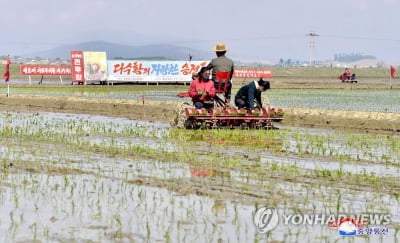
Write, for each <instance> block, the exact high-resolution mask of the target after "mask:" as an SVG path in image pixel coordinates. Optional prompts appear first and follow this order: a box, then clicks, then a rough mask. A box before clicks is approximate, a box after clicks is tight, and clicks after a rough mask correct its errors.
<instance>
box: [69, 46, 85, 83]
mask: <svg viewBox="0 0 400 243" xmlns="http://www.w3.org/2000/svg"><path fill="white" fill-rule="evenodd" d="M71 67H72V81H74V82H80V83H82V82H85V76H84V66H83V52H82V51H71Z"/></svg>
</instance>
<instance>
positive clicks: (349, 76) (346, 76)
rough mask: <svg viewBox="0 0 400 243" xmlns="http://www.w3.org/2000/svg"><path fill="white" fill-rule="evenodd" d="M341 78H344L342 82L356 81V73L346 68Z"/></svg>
mask: <svg viewBox="0 0 400 243" xmlns="http://www.w3.org/2000/svg"><path fill="white" fill-rule="evenodd" d="M339 79H340V80H342V82H356V81H355V80H356V74H355V73H353V74H352V73H351V72H350V70H349V69H348V68H345V69H344V73H343V74H342V75H340V76H339Z"/></svg>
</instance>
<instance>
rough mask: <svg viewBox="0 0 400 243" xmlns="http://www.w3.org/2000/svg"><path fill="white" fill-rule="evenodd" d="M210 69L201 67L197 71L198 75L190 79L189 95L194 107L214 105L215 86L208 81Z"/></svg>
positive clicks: (207, 107) (200, 107)
mask: <svg viewBox="0 0 400 243" xmlns="http://www.w3.org/2000/svg"><path fill="white" fill-rule="evenodd" d="M210 74H211V71H210V70H207V68H206V67H202V68H201V69H200V71H199V72H198V74H197V75H198V77H197V78H196V79H194V80H193V81H192V83H191V84H190V87H189V96H190V97H191V98H192V101H193V105H194V107H195V108H196V109H202V108H205V109H210V108H213V107H214V101H213V99H214V96H215V87H214V83H213V82H212V81H210V78H209V76H210Z"/></svg>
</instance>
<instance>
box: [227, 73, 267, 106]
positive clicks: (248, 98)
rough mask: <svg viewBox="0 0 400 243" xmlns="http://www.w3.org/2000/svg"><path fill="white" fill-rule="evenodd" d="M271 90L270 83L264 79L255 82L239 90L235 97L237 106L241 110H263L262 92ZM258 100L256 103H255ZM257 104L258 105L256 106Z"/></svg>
mask: <svg viewBox="0 0 400 243" xmlns="http://www.w3.org/2000/svg"><path fill="white" fill-rule="evenodd" d="M268 89H270V84H269V81H264V80H263V79H262V78H260V79H259V80H254V81H252V82H251V83H249V84H246V85H244V86H243V87H241V88H240V89H239V91H238V92H237V93H236V96H235V105H236V106H237V107H238V108H239V109H241V108H246V109H248V110H251V111H253V110H254V109H255V108H258V109H261V108H263V106H262V105H263V104H262V101H261V92H264V91H266V90H268ZM254 100H256V102H254ZM255 103H256V104H255Z"/></svg>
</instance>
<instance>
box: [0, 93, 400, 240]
mask: <svg viewBox="0 0 400 243" xmlns="http://www.w3.org/2000/svg"><path fill="white" fill-rule="evenodd" d="M186 89H187V87H184V86H165V87H164V86H157V87H155V86H153V87H145V86H114V87H104V86H42V87H39V86H37V85H36V86H32V87H30V86H26V85H19V86H18V85H16V86H14V87H12V88H11V96H12V95H15V96H21V97H24V95H26V96H28V95H29V96H33V97H34V96H47V97H57V98H60V97H65V98H66V97H77V98H86V99H88V100H93V101H94V102H96V101H99V102H100V101H104V100H111V101H117V100H119V101H120V100H124V101H126V100H128V101H141V100H142V99H143V97H144V99H145V101H146V102H150V101H167V102H169V103H168V104H171V103H174V102H175V103H179V102H182V100H179V99H178V98H176V93H177V92H180V91H183V90H186ZM0 92H1V93H4V92H5V87H4V86H1V87H0ZM267 94H268V99H269V101H270V102H271V104H273V105H274V106H276V107H284V108H311V109H314V108H315V109H321V110H327V111H329V110H331V109H335V110H343V111H350V112H358V111H366V112H369V111H371V112H381V113H390V114H392V113H393V114H398V113H400V111H399V108H398V105H397V104H399V95H398V90H397V89H360V88H355V89H349V88H337V89H334V88H332V89H331V88H329V89H320V88H318V89H299V88H277V89H273V90H270V91H268V92H267ZM2 99H4V98H2ZM0 103H4V101H3V100H1V101H0ZM82 107H84V104H82ZM40 109H41V108H40V107H39V108H37V109H31V107H27V108H26V109H25V110H21V109H18V110H15V111H13V110H10V109H7V110H6V109H4V110H2V111H0V140H1V141H0V151H1V153H0V215H1V216H2V217H0V241H1V242H218V243H222V242H398V241H399V238H400V136H399V133H398V132H393V133H390V134H388V133H362V132H359V131H357V130H354V131H349V130H346V131H344V130H340V129H339V130H334V129H329V128H318V127H314V128H311V127H305V126H291V125H290V124H278V125H277V126H278V127H279V129H274V130H228V129H220V130H185V129H178V128H175V127H173V126H171V125H170V124H169V123H168V122H167V121H166V120H160V121H153V120H152V121H150V120H138V119H132V118H124V117H116V116H107V115H96V114H91V113H88V114H82V112H80V113H74V112H68V113H66V112H58V111H52V112H49V111H45V109H43V111H41V110H40ZM262 206H268V207H275V208H276V209H277V210H278V213H279V223H278V225H277V226H276V227H275V228H274V229H272V230H270V231H268V232H267V233H259V232H258V231H257V230H258V229H257V226H256V225H255V223H254V217H253V216H254V215H255V212H256V210H257V209H258V208H260V207H262ZM340 214H341V215H359V214H371V215H388V217H389V220H388V221H385V222H381V223H380V224H372V223H371V222H370V223H367V224H366V225H365V228H368V229H372V231H371V232H369V233H368V232H367V231H366V233H362V234H358V235H356V236H341V235H339V234H338V229H336V228H332V227H329V224H328V222H325V221H324V222H320V223H318V224H310V223H304V222H303V221H301V220H300V218H301V216H300V215H302V216H305V215H320V216H321V215H340ZM290 215H292V216H293V215H296V217H297V219H298V220H288V219H289V216H290ZM292 219H293V218H292Z"/></svg>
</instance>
